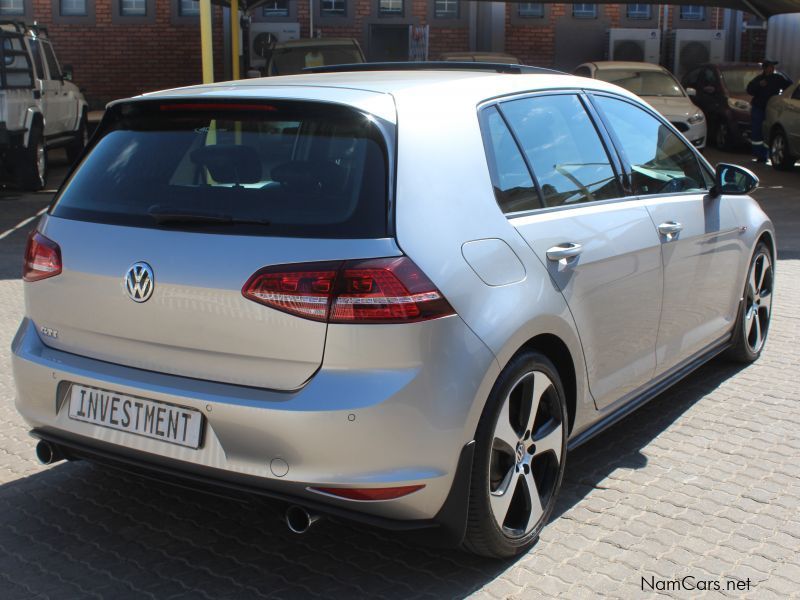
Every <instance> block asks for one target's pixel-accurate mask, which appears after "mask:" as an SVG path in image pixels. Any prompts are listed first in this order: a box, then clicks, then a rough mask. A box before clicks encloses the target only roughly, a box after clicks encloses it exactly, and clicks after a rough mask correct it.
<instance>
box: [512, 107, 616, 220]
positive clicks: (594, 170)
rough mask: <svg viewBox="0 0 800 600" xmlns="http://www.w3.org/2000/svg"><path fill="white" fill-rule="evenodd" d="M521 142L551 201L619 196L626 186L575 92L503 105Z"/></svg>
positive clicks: (548, 202)
mask: <svg viewBox="0 0 800 600" xmlns="http://www.w3.org/2000/svg"><path fill="white" fill-rule="evenodd" d="M500 109H501V110H502V112H503V114H504V115H505V117H506V119H507V120H508V122H509V125H510V126H511V128H512V129H513V130H514V132H515V134H516V136H517V139H519V141H520V143H521V144H522V149H523V151H524V152H525V155H526V157H527V158H528V162H529V163H530V165H531V168H532V169H533V174H534V176H535V177H536V180H537V181H538V183H539V189H540V190H541V192H542V197H543V199H544V203H545V205H546V206H562V205H569V204H577V203H581V202H591V201H595V200H608V199H611V198H619V197H620V196H621V195H622V194H621V190H620V188H619V185H618V183H617V178H616V174H615V173H614V169H613V168H612V167H611V163H610V162H609V159H608V154H606V150H605V147H604V146H603V142H602V141H601V139H600V136H599V134H598V133H597V129H596V128H595V126H594V123H592V120H591V119H590V118H589V114H588V113H587V112H586V109H585V108H584V107H583V104H582V103H581V101H580V100H579V99H578V97H577V96H575V95H566V94H565V95H556V96H538V97H535V98H523V99H521V100H512V101H509V102H504V103H503V104H501V108H500Z"/></svg>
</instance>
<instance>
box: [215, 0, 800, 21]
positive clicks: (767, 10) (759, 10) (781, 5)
mask: <svg viewBox="0 0 800 600" xmlns="http://www.w3.org/2000/svg"><path fill="white" fill-rule="evenodd" d="M269 1H270V0H239V8H240V9H241V10H251V9H253V8H257V7H259V6H261V5H262V4H266V3H267V2H269ZM463 1H465V0H462V2H463ZM477 1H478V2H490V1H492V0H477ZM506 1H507V2H511V3H516V2H520V1H521V0H506ZM544 2H545V3H546V4H562V3H561V2H556V1H555V0H544ZM211 3H212V4H219V5H221V6H230V5H231V3H230V0H211ZM567 4H570V3H569V2H567ZM598 4H641V3H640V2H630V1H628V2H626V1H625V0H622V2H619V1H618V0H599V1H598ZM664 4H678V5H681V4H694V5H697V4H700V5H702V6H719V7H722V8H732V9H734V10H743V11H745V12H749V13H752V14H754V15H756V16H758V17H762V18H766V17H771V16H773V15H780V14H785V13H800V0H706V1H705V2H698V1H697V0H672V1H671V2H665V3H664Z"/></svg>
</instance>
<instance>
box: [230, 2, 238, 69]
mask: <svg viewBox="0 0 800 600" xmlns="http://www.w3.org/2000/svg"><path fill="white" fill-rule="evenodd" d="M231 60H232V61H233V64H232V65H231V67H232V68H231V77H232V78H233V80H234V81H235V80H237V79H239V75H240V74H239V0H231Z"/></svg>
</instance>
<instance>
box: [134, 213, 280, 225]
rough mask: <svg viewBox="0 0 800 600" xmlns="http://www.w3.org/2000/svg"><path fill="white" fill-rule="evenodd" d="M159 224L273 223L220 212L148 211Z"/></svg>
mask: <svg viewBox="0 0 800 600" xmlns="http://www.w3.org/2000/svg"><path fill="white" fill-rule="evenodd" d="M147 214H148V215H150V216H151V217H152V218H153V220H154V221H155V222H156V224H157V225H173V224H175V225H184V224H194V223H196V224H200V225H266V226H268V225H271V223H270V222H269V221H267V220H265V219H242V218H238V217H233V216H231V215H225V214H218V213H195V212H181V211H170V210H150V211H149V212H148V213H147Z"/></svg>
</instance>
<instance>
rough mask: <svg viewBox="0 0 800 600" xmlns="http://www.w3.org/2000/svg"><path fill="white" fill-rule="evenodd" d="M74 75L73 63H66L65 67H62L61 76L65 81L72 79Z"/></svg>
mask: <svg viewBox="0 0 800 600" xmlns="http://www.w3.org/2000/svg"><path fill="white" fill-rule="evenodd" d="M72 75H73V71H72V65H64V66H63V67H61V78H62V79H63V80H64V81H72Z"/></svg>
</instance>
